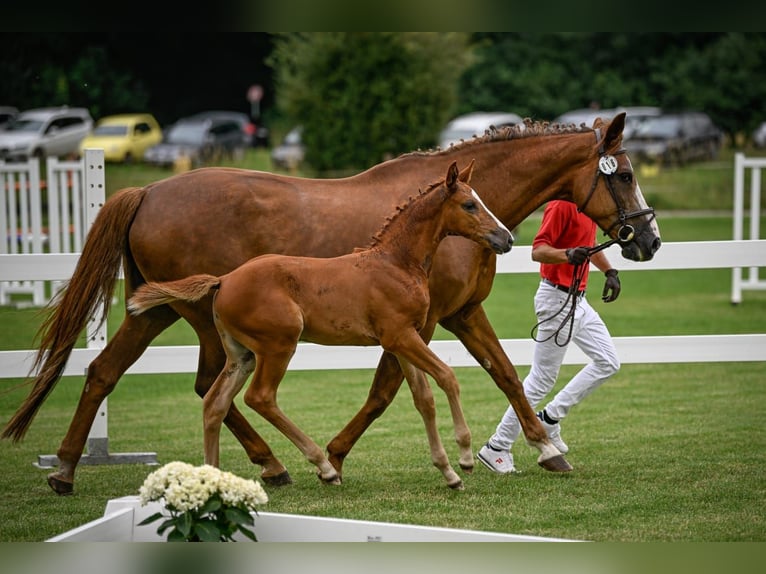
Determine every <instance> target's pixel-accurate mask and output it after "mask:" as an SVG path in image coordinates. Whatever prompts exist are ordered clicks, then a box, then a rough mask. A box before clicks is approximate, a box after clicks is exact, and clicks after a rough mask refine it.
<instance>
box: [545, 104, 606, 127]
mask: <svg viewBox="0 0 766 574" xmlns="http://www.w3.org/2000/svg"><path fill="white" fill-rule="evenodd" d="M617 113H618V110H616V109H611V108H610V109H603V110H602V109H593V108H580V109H577V110H570V111H568V112H565V113H563V114H561V115H560V116H558V117H557V118H555V119H554V120H553V123H554V124H564V125H569V124H574V125H576V126H578V127H579V126H581V125H582V124H585V127H588V128H590V127H593V122H594V121H595V120H596V118H601V119H602V120H604V121H605V122H608V121H609V120H611V119H612V118H613V117H614V116H616V115H617Z"/></svg>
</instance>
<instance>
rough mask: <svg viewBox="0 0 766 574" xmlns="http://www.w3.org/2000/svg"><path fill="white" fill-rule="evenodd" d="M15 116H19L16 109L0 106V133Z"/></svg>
mask: <svg viewBox="0 0 766 574" xmlns="http://www.w3.org/2000/svg"><path fill="white" fill-rule="evenodd" d="M17 115H19V110H18V109H17V108H14V107H13V106H0V131H3V130H4V129H5V128H6V127H7V126H8V124H9V123H10V121H11V120H12V119H13V118H15V117H16V116H17Z"/></svg>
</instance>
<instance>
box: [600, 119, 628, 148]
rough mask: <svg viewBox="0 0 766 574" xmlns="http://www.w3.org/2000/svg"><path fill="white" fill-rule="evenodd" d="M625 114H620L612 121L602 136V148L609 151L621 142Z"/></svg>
mask: <svg viewBox="0 0 766 574" xmlns="http://www.w3.org/2000/svg"><path fill="white" fill-rule="evenodd" d="M625 116H626V113H625V112H620V113H619V114H617V115H616V116H614V119H612V121H611V123H610V124H609V127H608V128H607V129H606V135H605V136H604V144H603V148H604V149H605V150H610V149H612V148H613V147H615V146H617V145H619V144H620V142H621V141H622V131H623V130H624V129H625Z"/></svg>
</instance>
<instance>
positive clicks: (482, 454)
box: [476, 443, 518, 474]
mask: <svg viewBox="0 0 766 574" xmlns="http://www.w3.org/2000/svg"><path fill="white" fill-rule="evenodd" d="M476 458H478V459H479V462H481V463H482V464H483V465H484V466H486V467H487V468H488V469H489V470H491V471H492V472H496V473H497V474H512V473H518V471H517V470H516V468H515V467H514V466H513V455H512V454H511V453H510V452H508V451H507V450H506V451H502V450H497V449H494V448H492V447H491V446H489V443H487V444H485V445H484V446H483V447H481V450H479V452H478V453H477V454H476Z"/></svg>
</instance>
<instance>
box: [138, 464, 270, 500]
mask: <svg viewBox="0 0 766 574" xmlns="http://www.w3.org/2000/svg"><path fill="white" fill-rule="evenodd" d="M216 493H218V494H219V495H220V497H221V500H222V502H223V504H224V505H227V506H236V507H239V508H244V509H247V510H250V511H253V510H255V507H256V506H257V505H259V504H265V503H266V502H268V496H267V495H266V492H265V491H264V490H263V487H262V486H261V484H260V483H259V482H257V481H254V480H247V479H244V478H241V477H239V476H236V475H234V474H232V473H230V472H223V471H221V470H220V469H218V468H216V467H214V466H210V465H202V466H198V467H195V466H192V465H190V464H187V463H184V462H178V461H176V462H170V463H168V464H166V465H165V466H163V467H162V468H160V469H159V470H156V471H154V472H153V473H151V474H150V475H149V476H147V477H146V480H145V481H144V484H143V485H142V486H141V488H140V489H139V498H140V501H141V504H142V505H146V504H147V503H149V502H152V501H156V500H164V501H165V503H166V505H167V506H169V507H170V508H172V509H173V510H175V511H177V512H186V511H189V510H197V509H199V508H201V507H202V506H203V505H204V504H205V503H206V502H207V501H208V500H209V499H210V497H211V496H213V495H214V494H216Z"/></svg>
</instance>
